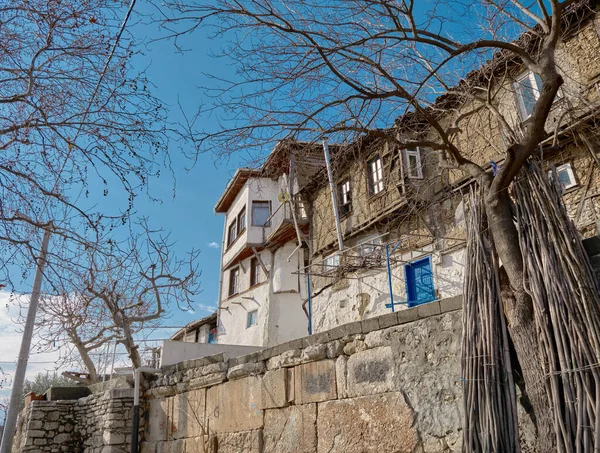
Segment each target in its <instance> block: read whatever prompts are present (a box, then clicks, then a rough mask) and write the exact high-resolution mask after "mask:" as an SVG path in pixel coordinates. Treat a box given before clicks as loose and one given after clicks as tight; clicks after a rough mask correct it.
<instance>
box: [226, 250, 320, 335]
mask: <svg viewBox="0 0 600 453" xmlns="http://www.w3.org/2000/svg"><path fill="white" fill-rule="evenodd" d="M295 247H296V244H295V243H294V242H289V243H287V244H285V245H284V246H283V247H281V248H279V249H278V250H276V251H275V252H271V251H268V250H265V251H263V252H261V253H260V254H259V256H260V257H261V259H262V260H263V262H264V264H265V266H266V267H267V269H269V271H270V272H269V278H268V279H267V278H266V277H265V275H264V273H263V272H262V269H261V283H260V284H258V285H256V286H254V287H252V288H250V260H251V258H248V259H246V260H244V261H242V263H241V265H240V292H239V293H238V294H236V295H235V296H232V297H227V292H226V291H227V289H228V288H229V286H228V285H229V272H226V273H225V276H224V279H223V285H224V286H223V288H224V289H225V290H224V292H223V293H222V297H223V299H222V300H221V309H220V311H219V333H218V337H217V341H218V343H219V344H221V343H224V344H240V345H252V346H272V345H275V344H278V343H282V342H285V341H288V340H292V339H294V338H299V337H302V336H304V335H306V334H307V328H308V327H307V326H308V320H307V318H306V315H305V314H304V312H303V311H302V302H303V301H304V299H305V298H306V282H305V279H304V277H299V276H298V275H297V274H293V273H292V272H296V271H297V270H298V266H300V263H303V258H301V257H303V256H304V251H303V250H299V251H297V252H296V253H294V255H293V256H292V259H291V260H290V262H287V258H288V257H289V256H290V255H291V253H292V252H293V251H294V249H295ZM273 263H275V265H273ZM302 265H303V264H302ZM276 282H277V284H275V283H276ZM275 287H277V288H278V290H279V291H278V292H277V293H276V292H275V291H274V288H275ZM284 289H285V291H284V292H282V291H283V290H284ZM253 310H258V313H257V314H258V322H257V324H256V325H254V326H251V327H246V325H247V317H248V312H250V311H253Z"/></svg>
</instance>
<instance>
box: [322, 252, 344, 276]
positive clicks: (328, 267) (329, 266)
mask: <svg viewBox="0 0 600 453" xmlns="http://www.w3.org/2000/svg"><path fill="white" fill-rule="evenodd" d="M329 260H331V263H329ZM334 261H335V263H334ZM339 265H340V255H338V254H336V253H334V254H331V255H328V256H326V257H325V258H323V263H322V269H323V273H324V274H327V273H329V272H334V271H335V270H336V268H337V266H339ZM334 266H336V267H334Z"/></svg>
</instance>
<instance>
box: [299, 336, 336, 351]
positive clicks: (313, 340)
mask: <svg viewBox="0 0 600 453" xmlns="http://www.w3.org/2000/svg"><path fill="white" fill-rule="evenodd" d="M330 339H331V338H330V337H329V332H319V333H315V334H312V335H309V336H308V337H304V338H302V347H304V348H307V347H309V346H312V345H315V344H322V343H327V342H328V341H329V340H330Z"/></svg>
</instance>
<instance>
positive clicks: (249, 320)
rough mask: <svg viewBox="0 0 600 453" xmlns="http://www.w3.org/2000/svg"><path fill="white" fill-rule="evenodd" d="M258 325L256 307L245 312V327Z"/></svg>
mask: <svg viewBox="0 0 600 453" xmlns="http://www.w3.org/2000/svg"><path fill="white" fill-rule="evenodd" d="M257 325H258V309H254V310H251V311H249V312H248V313H247V314H246V329H249V328H250V327H253V326H257Z"/></svg>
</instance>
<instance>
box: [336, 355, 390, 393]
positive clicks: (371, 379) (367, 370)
mask: <svg viewBox="0 0 600 453" xmlns="http://www.w3.org/2000/svg"><path fill="white" fill-rule="evenodd" d="M347 367H348V380H347V389H348V396H361V395H371V394H374V393H384V392H388V391H390V390H392V389H393V388H394V376H395V374H394V356H393V353H392V349H391V347H389V346H385V347H380V348H374V349H368V350H366V351H363V352H358V353H356V354H353V355H351V356H350V358H349V359H348V364H347Z"/></svg>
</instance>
